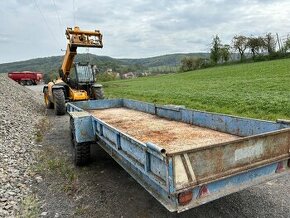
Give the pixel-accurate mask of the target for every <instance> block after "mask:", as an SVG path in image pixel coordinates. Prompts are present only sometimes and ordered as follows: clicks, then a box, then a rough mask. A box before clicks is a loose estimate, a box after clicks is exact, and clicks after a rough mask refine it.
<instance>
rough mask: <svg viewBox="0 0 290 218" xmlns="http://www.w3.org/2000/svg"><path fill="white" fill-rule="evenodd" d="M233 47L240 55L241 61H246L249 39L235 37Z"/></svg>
mask: <svg viewBox="0 0 290 218" xmlns="http://www.w3.org/2000/svg"><path fill="white" fill-rule="evenodd" d="M233 47H234V49H235V50H237V51H238V52H239V53H240V56H241V61H243V60H244V57H245V51H246V49H247V48H248V38H247V37H246V36H242V35H240V36H238V35H236V36H234V38H233Z"/></svg>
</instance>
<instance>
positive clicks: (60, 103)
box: [53, 89, 66, 115]
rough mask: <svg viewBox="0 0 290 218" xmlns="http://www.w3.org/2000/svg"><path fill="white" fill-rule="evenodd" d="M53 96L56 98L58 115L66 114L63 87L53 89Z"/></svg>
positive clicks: (55, 105)
mask: <svg viewBox="0 0 290 218" xmlns="http://www.w3.org/2000/svg"><path fill="white" fill-rule="evenodd" d="M53 98H54V112H55V114H56V115H64V114H65V111H66V108H65V97H64V92H63V90H62V89H55V90H53Z"/></svg>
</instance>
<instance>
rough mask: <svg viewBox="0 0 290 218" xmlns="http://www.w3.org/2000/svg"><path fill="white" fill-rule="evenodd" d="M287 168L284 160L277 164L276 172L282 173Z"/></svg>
mask: <svg viewBox="0 0 290 218" xmlns="http://www.w3.org/2000/svg"><path fill="white" fill-rule="evenodd" d="M288 164H289V161H288ZM284 170H285V168H284V164H283V161H281V162H279V163H278V165H277V168H276V171H275V172H276V173H281V172H283V171H284Z"/></svg>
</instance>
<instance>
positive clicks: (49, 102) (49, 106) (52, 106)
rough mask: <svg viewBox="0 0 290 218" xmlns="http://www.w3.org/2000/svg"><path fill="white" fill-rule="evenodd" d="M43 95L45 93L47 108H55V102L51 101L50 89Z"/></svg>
mask: <svg viewBox="0 0 290 218" xmlns="http://www.w3.org/2000/svg"><path fill="white" fill-rule="evenodd" d="M43 95H44V103H45V106H46V108H47V109H53V108H54V104H53V102H51V101H50V100H49V97H48V90H47V89H46V90H45V91H44V93H43Z"/></svg>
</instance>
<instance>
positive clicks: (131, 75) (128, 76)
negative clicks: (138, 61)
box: [122, 72, 137, 79]
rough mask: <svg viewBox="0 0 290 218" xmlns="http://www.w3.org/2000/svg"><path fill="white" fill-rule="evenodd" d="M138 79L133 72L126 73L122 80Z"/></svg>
mask: <svg viewBox="0 0 290 218" xmlns="http://www.w3.org/2000/svg"><path fill="white" fill-rule="evenodd" d="M136 77H137V76H136V74H135V73H133V72H129V73H125V74H123V75H122V79H132V78H136Z"/></svg>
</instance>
